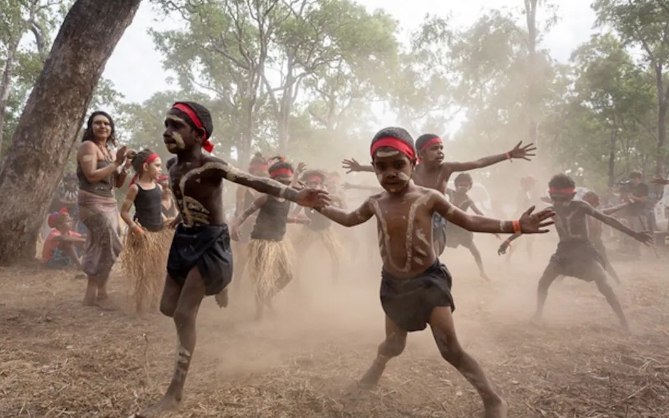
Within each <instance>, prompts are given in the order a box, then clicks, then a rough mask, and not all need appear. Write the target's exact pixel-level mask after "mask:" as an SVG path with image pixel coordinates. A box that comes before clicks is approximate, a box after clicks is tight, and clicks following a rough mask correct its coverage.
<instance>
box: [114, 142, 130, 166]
mask: <svg viewBox="0 0 669 418" xmlns="http://www.w3.org/2000/svg"><path fill="white" fill-rule="evenodd" d="M127 152H128V147H126V146H125V145H124V146H122V147H121V148H119V149H117V150H116V161H117V162H118V163H122V162H123V160H125V154H126V153H127Z"/></svg>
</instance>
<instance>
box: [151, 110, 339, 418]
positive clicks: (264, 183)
mask: <svg viewBox="0 0 669 418" xmlns="http://www.w3.org/2000/svg"><path fill="white" fill-rule="evenodd" d="M212 130H213V124H212V120H211V114H210V113H209V111H208V110H207V109H206V108H205V107H204V106H202V105H200V104H197V103H192V102H177V103H175V104H174V106H173V107H172V109H170V111H169V112H168V113H167V117H166V118H165V133H163V141H164V142H165V145H166V146H167V150H168V151H169V152H170V153H172V154H176V158H172V159H170V160H169V161H168V162H167V169H168V170H169V175H170V184H171V185H172V193H173V194H174V197H175V198H176V202H177V207H178V208H179V218H177V219H178V221H179V222H180V223H179V225H178V226H177V229H176V232H175V234H174V239H173V241H172V246H171V247H170V253H169V258H168V260H167V276H166V277H165V289H164V290H163V296H162V299H161V301H160V310H161V312H163V313H164V314H165V315H167V316H169V317H172V318H174V324H175V325H176V330H177V337H178V346H177V361H176V365H175V369H174V375H173V376H172V381H171V383H170V385H169V387H168V388H167V392H166V393H165V396H164V397H163V398H162V399H161V400H160V401H159V402H158V403H157V404H156V405H154V406H152V407H151V408H149V409H147V410H145V411H143V412H141V413H140V414H139V416H140V417H144V418H146V417H156V416H159V415H161V414H162V413H164V412H166V411H168V410H170V409H173V408H175V407H177V406H178V405H179V403H180V402H181V400H182V397H183V388H184V383H185V382H186V376H187V374H188V369H189V367H190V363H191V361H192V356H193V351H194V350H195V320H196V318H197V313H198V310H199V308H200V304H201V303H202V299H203V298H204V297H205V296H208V295H216V301H217V302H218V304H219V305H220V306H225V305H227V292H226V287H227V285H228V284H229V283H230V280H231V279H232V252H231V251H230V235H229V233H228V226H227V225H226V224H225V214H224V211H223V199H222V196H223V179H227V180H229V181H232V182H234V183H237V184H240V185H242V186H247V187H251V188H253V189H255V190H256V191H258V192H261V193H267V194H271V195H272V196H275V197H280V198H284V199H287V200H290V201H293V202H296V203H298V204H300V205H306V206H318V205H326V204H327V203H328V197H327V192H325V191H323V190H310V189H304V190H301V191H299V192H298V191H296V190H294V189H291V188H288V187H286V186H284V185H283V184H281V183H279V182H277V181H273V180H270V179H266V178H262V177H256V176H252V175H250V174H248V173H246V172H243V171H240V170H238V169H236V168H234V167H233V166H231V165H230V164H228V163H226V162H225V161H223V160H221V159H219V158H216V157H213V156H209V155H205V154H203V152H202V148H204V149H205V150H207V151H209V152H211V151H212V149H213V144H212V143H211V142H210V141H209V138H210V137H211V133H212Z"/></svg>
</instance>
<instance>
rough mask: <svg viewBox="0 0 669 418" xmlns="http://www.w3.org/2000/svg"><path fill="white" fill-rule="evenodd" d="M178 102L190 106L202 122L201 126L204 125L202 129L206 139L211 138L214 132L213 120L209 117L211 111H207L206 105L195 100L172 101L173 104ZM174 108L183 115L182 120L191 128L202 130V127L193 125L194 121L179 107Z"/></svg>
mask: <svg viewBox="0 0 669 418" xmlns="http://www.w3.org/2000/svg"><path fill="white" fill-rule="evenodd" d="M178 104H183V105H186V106H188V107H190V108H191V109H193V112H195V114H196V115H197V117H198V118H200V122H202V126H204V130H205V131H206V132H204V134H205V135H206V139H209V138H211V134H212V133H213V132H214V122H213V121H212V119H211V113H210V112H209V109H207V108H206V107H204V106H202V105H201V104H199V103H195V102H175V103H174V105H178ZM174 105H172V106H174ZM175 110H177V111H178V112H180V113H181V114H182V115H183V116H184V120H185V121H186V123H188V126H190V127H191V129H194V130H196V131H201V130H202V129H200V128H198V127H197V126H195V123H194V122H193V120H192V119H191V118H190V117H188V115H187V114H185V113H184V112H182V111H181V110H179V109H175Z"/></svg>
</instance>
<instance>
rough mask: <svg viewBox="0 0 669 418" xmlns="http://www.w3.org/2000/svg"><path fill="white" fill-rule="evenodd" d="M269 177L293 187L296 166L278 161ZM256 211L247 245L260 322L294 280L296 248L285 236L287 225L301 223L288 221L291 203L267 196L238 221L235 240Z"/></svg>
mask: <svg viewBox="0 0 669 418" xmlns="http://www.w3.org/2000/svg"><path fill="white" fill-rule="evenodd" d="M269 175H270V178H272V179H273V180H276V181H278V182H280V183H282V184H285V185H289V184H291V182H292V181H293V167H292V166H291V165H290V164H289V163H287V162H277V163H274V164H273V165H272V166H271V167H270V168H269ZM256 211H259V212H258V216H257V217H256V220H255V225H254V226H253V231H252V232H251V240H250V241H249V243H248V246H247V257H248V259H247V260H248V261H247V263H248V264H247V267H248V273H249V276H250V277H251V280H252V281H253V284H254V286H255V294H256V319H260V318H262V316H263V311H264V308H265V306H267V307H270V308H271V301H272V298H273V297H274V295H276V294H277V293H278V292H280V291H281V290H282V289H283V288H285V287H286V285H287V284H288V283H290V281H291V280H292V279H293V277H294V272H295V265H294V262H295V255H294V252H293V245H292V243H291V242H290V240H287V239H284V237H285V234H286V223H288V222H300V221H299V220H298V219H295V218H288V212H289V211H290V201H288V200H286V199H281V198H277V197H273V196H270V195H264V194H263V195H260V197H258V198H257V199H256V200H255V201H254V202H253V203H252V204H251V206H250V207H249V208H248V209H246V210H245V211H244V212H242V214H241V215H240V216H239V217H238V218H237V219H236V220H235V222H234V224H233V225H232V233H231V237H232V239H233V240H237V239H239V237H240V235H241V230H242V225H243V224H244V222H245V221H246V220H247V219H248V218H249V217H250V216H251V215H252V214H254V213H255V212H256Z"/></svg>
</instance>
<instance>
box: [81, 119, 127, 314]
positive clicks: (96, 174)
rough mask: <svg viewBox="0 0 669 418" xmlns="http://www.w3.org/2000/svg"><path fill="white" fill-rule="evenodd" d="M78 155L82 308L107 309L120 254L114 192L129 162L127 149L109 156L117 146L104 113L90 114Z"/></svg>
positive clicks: (117, 216)
mask: <svg viewBox="0 0 669 418" xmlns="http://www.w3.org/2000/svg"><path fill="white" fill-rule="evenodd" d="M81 142H82V144H81V146H80V147H79V151H78V152H77V178H78V180H79V194H78V202H77V203H78V205H79V219H80V220H81V222H82V223H83V224H84V226H85V227H86V228H87V229H88V234H87V235H86V245H85V248H84V257H83V260H82V265H83V270H84V273H85V274H86V276H87V277H88V286H87V288H86V295H85V297H84V305H87V306H93V305H98V306H101V307H109V303H108V300H107V281H108V280H109V274H110V273H111V269H112V266H113V265H114V262H115V261H116V259H117V258H118V256H119V254H120V253H121V249H122V244H121V239H120V238H119V236H118V227H119V214H118V207H117V206H116V199H115V198H114V188H119V187H121V186H123V183H124V182H125V179H126V177H127V175H128V168H129V166H130V163H131V160H130V159H128V160H127V161H126V151H127V149H126V147H125V146H123V147H121V148H119V149H118V150H116V153H115V154H112V151H111V149H110V146H116V132H115V130H114V121H113V120H112V118H111V116H109V115H108V114H107V113H105V112H100V111H97V112H93V114H92V115H91V116H90V117H89V118H88V122H87V123H86V131H85V132H84V136H83V138H82V140H81Z"/></svg>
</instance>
